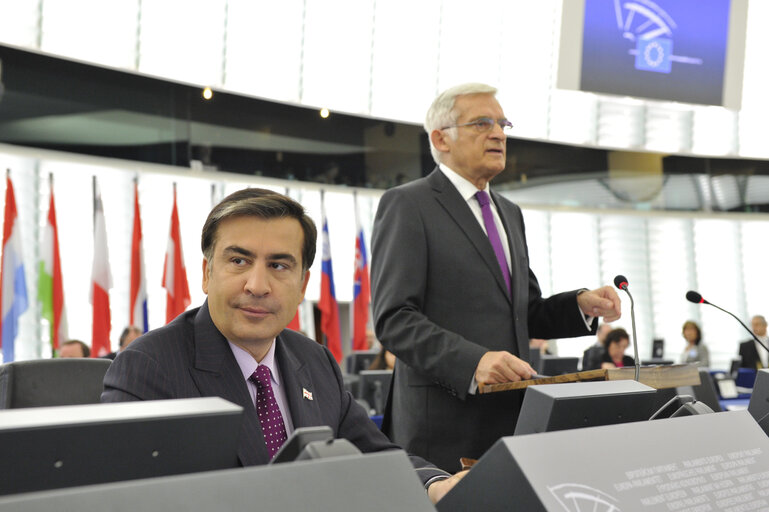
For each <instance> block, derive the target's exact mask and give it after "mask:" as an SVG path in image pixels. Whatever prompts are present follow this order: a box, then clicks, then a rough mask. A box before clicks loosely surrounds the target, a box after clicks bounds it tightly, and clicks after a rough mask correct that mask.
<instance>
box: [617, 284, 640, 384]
mask: <svg viewBox="0 0 769 512" xmlns="http://www.w3.org/2000/svg"><path fill="white" fill-rule="evenodd" d="M614 286H616V287H617V288H619V289H620V290H624V291H625V293H627V296H628V297H630V323H631V324H632V325H633V355H634V356H635V380H636V381H637V382H640V381H641V360H640V359H639V357H638V337H637V336H636V334H635V304H634V303H633V296H632V295H630V291H629V290H628V289H627V278H626V277H625V276H623V275H619V276H617V277H615V278H614Z"/></svg>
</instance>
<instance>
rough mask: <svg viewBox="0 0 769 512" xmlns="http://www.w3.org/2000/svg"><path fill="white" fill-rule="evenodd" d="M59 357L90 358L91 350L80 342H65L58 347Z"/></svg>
mask: <svg viewBox="0 0 769 512" xmlns="http://www.w3.org/2000/svg"><path fill="white" fill-rule="evenodd" d="M59 357H91V349H90V348H89V347H88V345H86V344H85V343H83V342H82V341H80V340H67V341H65V342H63V343H62V344H61V347H59Z"/></svg>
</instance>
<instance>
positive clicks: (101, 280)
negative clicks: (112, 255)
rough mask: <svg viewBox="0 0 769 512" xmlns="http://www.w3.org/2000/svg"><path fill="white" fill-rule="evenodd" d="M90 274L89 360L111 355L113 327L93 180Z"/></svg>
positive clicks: (104, 243)
mask: <svg viewBox="0 0 769 512" xmlns="http://www.w3.org/2000/svg"><path fill="white" fill-rule="evenodd" d="M92 269H93V270H92V273H91V304H92V305H93V328H92V337H91V357H101V356H104V355H107V354H108V353H109V351H110V342H109V332H110V329H111V327H112V321H111V317H110V307H109V289H110V288H112V275H111V273H110V269H109V250H108V249H107V226H106V223H105V221H104V207H103V206H102V202H101V194H100V193H99V187H98V184H97V183H96V176H94V177H93V266H92Z"/></svg>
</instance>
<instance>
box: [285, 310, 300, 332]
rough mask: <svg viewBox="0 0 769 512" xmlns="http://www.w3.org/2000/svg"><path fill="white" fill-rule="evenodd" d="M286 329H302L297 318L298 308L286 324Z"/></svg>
mask: <svg viewBox="0 0 769 512" xmlns="http://www.w3.org/2000/svg"><path fill="white" fill-rule="evenodd" d="M286 328H287V329H292V330H294V331H300V330H301V329H302V324H301V322H300V320H299V309H298V308H297V310H296V314H295V315H294V318H293V319H292V320H291V322H289V324H288V325H287V326H286Z"/></svg>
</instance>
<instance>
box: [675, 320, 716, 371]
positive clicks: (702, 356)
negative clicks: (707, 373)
mask: <svg viewBox="0 0 769 512" xmlns="http://www.w3.org/2000/svg"><path fill="white" fill-rule="evenodd" d="M681 335H682V336H683V337H684V339H685V340H686V348H685V349H684V353H683V354H681V362H682V363H697V366H701V367H703V368H707V367H709V366H710V353H709V352H708V347H706V346H705V344H704V343H702V331H701V330H700V326H699V325H697V322H694V321H692V320H687V321H686V322H684V326H683V327H682V328H681Z"/></svg>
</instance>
